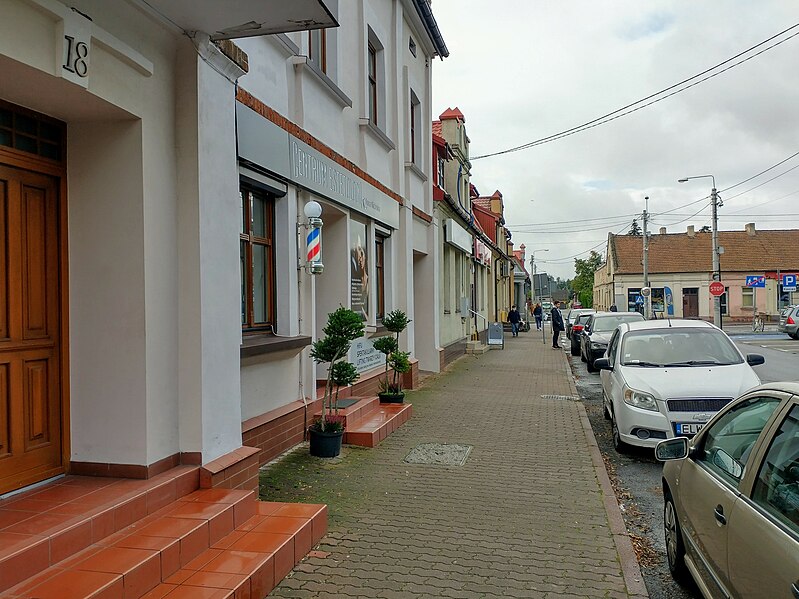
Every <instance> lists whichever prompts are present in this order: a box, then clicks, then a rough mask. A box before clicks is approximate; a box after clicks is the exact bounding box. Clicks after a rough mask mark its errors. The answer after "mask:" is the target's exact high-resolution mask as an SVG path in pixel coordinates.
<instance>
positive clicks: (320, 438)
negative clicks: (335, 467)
mask: <svg viewBox="0 0 799 599" xmlns="http://www.w3.org/2000/svg"><path fill="white" fill-rule="evenodd" d="M308 434H309V435H310V439H311V455H312V456H316V457H317V458H334V457H336V456H337V455H338V454H340V453H341V440H342V439H343V437H344V431H337V432H334V433H333V432H328V431H325V432H322V431H320V430H315V429H313V428H311V429H308Z"/></svg>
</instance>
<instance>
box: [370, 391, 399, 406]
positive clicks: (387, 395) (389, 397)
mask: <svg viewBox="0 0 799 599" xmlns="http://www.w3.org/2000/svg"><path fill="white" fill-rule="evenodd" d="M377 396H378V397H379V398H380V403H403V402H404V401H405V393H404V392H403V391H400V392H399V393H391V392H389V391H381V392H380V393H378V394H377Z"/></svg>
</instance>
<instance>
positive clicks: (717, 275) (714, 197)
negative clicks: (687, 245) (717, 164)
mask: <svg viewBox="0 0 799 599" xmlns="http://www.w3.org/2000/svg"><path fill="white" fill-rule="evenodd" d="M705 178H709V179H711V180H712V181H713V188H712V189H711V190H710V205H711V208H712V211H713V212H712V215H713V216H712V223H713V228H712V234H711V242H712V244H713V248H712V249H713V276H712V279H713V280H714V281H719V282H721V264H720V261H719V254H720V253H721V252H720V251H719V216H718V207H719V206H723V205H724V204H723V203H722V201H721V198H720V197H719V192H718V191H716V178H715V177H714V176H713V175H697V176H695V177H684V178H682V179H678V180H677V182H678V183H685V182H686V181H690V180H691V179H705ZM713 324H715V325H716V326H717V327H719V328H721V297H720V296H718V295H714V296H713Z"/></svg>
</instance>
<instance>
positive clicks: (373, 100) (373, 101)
mask: <svg viewBox="0 0 799 599" xmlns="http://www.w3.org/2000/svg"><path fill="white" fill-rule="evenodd" d="M368 76H369V121H371V123H372V124H373V125H374V126H377V118H378V114H377V101H378V97H377V92H378V89H377V49H375V47H374V45H372V44H371V43H369V64H368Z"/></svg>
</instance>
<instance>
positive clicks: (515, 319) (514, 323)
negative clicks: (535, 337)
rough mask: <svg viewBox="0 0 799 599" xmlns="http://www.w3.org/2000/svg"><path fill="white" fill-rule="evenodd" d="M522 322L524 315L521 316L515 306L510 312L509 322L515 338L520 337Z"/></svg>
mask: <svg viewBox="0 0 799 599" xmlns="http://www.w3.org/2000/svg"><path fill="white" fill-rule="evenodd" d="M521 321H522V315H521V314H519V311H518V310H517V309H516V306H515V305H513V306H511V308H510V312H508V322H510V329H511V331H512V332H513V336H514V337H518V336H519V323H520V322H521Z"/></svg>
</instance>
